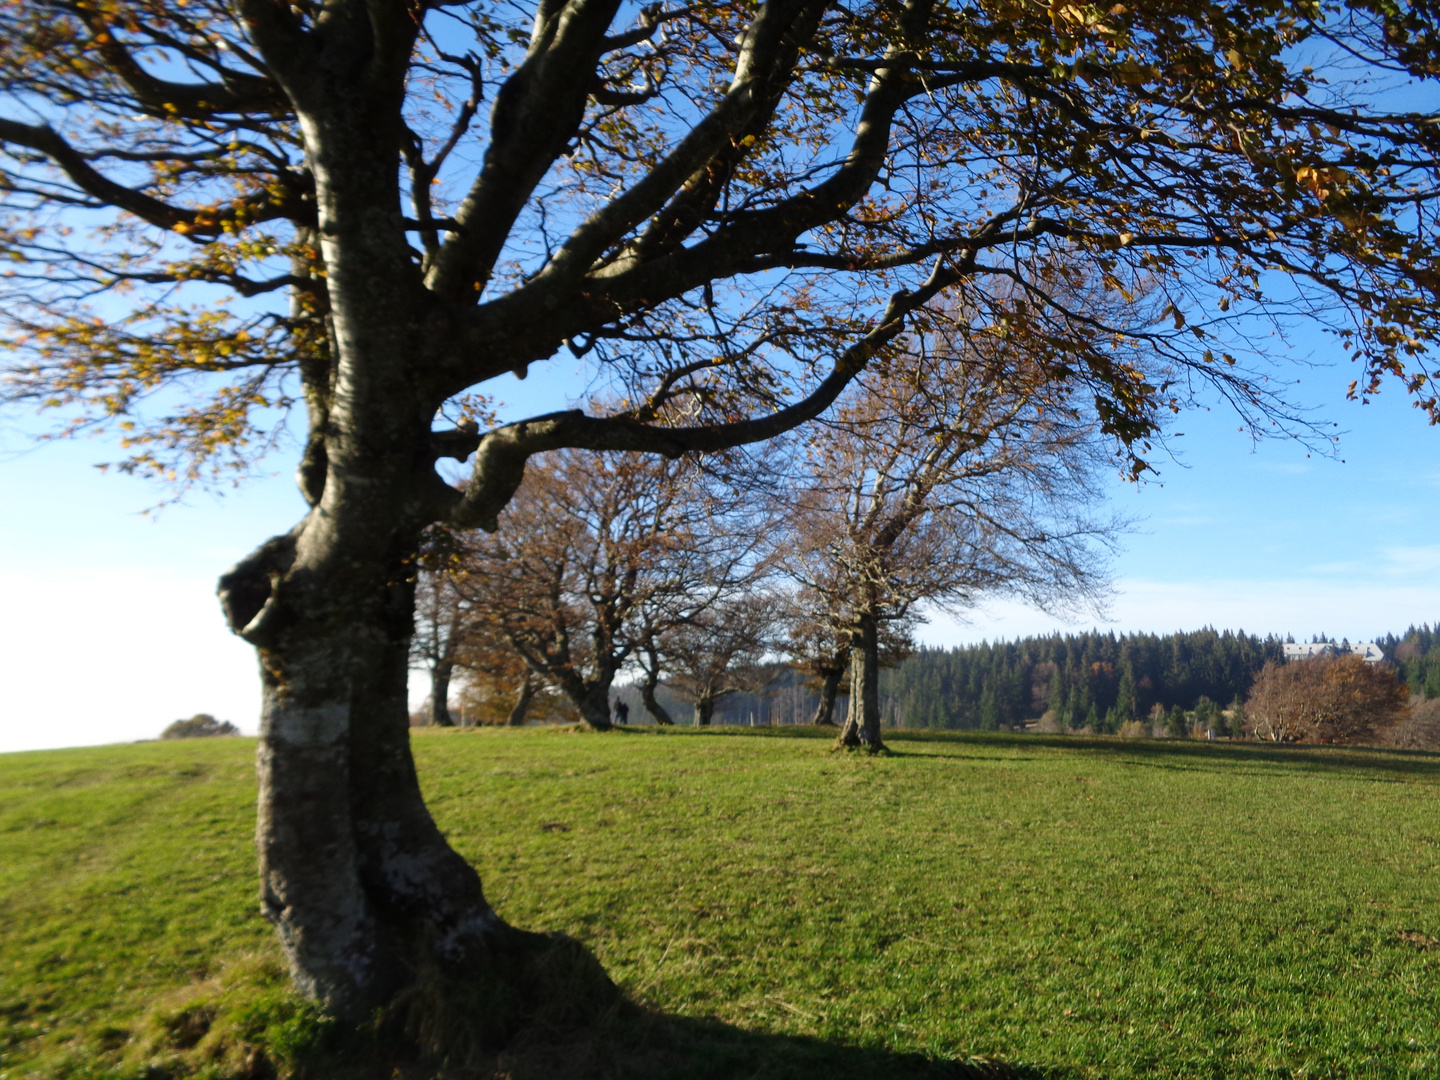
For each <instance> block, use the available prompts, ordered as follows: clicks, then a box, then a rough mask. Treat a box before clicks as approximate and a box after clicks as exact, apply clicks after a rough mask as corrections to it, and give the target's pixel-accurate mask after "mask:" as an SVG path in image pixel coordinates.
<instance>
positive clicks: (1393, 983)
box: [0, 729, 1440, 1080]
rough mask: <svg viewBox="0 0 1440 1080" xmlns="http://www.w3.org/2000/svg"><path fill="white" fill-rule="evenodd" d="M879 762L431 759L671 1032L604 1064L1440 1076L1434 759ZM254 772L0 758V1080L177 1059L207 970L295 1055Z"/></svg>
mask: <svg viewBox="0 0 1440 1080" xmlns="http://www.w3.org/2000/svg"><path fill="white" fill-rule="evenodd" d="M892 746H893V749H894V750H895V751H896V753H895V754H894V755H893V756H889V757H878V758H872V757H868V756H864V755H855V754H843V753H835V752H832V751H831V750H830V741H829V739H828V738H827V737H826V736H824V735H823V734H818V733H814V734H812V733H809V732H806V731H801V730H797V729H775V730H765V729H757V730H754V731H749V730H746V731H728V732H727V731H714V732H710V733H703V732H695V731H693V730H680V731H669V732H657V731H655V730H654V729H651V730H649V731H643V730H642V731H629V732H626V731H621V732H616V733H613V734H609V735H603V736H600V735H582V734H576V733H572V732H566V731H560V730H525V731H508V730H478V731H457V732H424V733H421V734H419V735H418V736H417V738H416V740H415V750H416V755H417V759H418V761H419V764H420V768H421V772H422V779H423V783H424V785H425V788H426V793H427V797H428V798H429V801H430V804H431V806H432V808H433V809H434V812H435V814H436V817H437V819H438V820H439V821H440V823H441V825H442V827H443V828H444V829H445V830H446V831H447V833H448V834H449V836H450V837H451V839H452V842H453V843H454V844H455V845H456V846H457V847H458V848H459V849H460V850H461V851H462V852H463V853H464V854H465V855H466V856H467V857H469V858H470V859H472V860H473V861H474V862H475V863H476V864H477V865H478V866H480V867H481V869H482V871H483V873H484V874H485V878H486V884H487V890H488V893H489V895H490V897H491V899H492V900H493V902H494V903H495V904H496V906H497V907H498V908H499V910H500V911H501V913H502V914H503V915H504V916H505V917H506V918H507V919H508V920H510V921H511V922H513V923H515V924H517V925H520V926H524V927H527V928H531V929H541V930H559V931H564V932H566V933H568V934H571V935H573V936H575V937H577V938H579V939H580V940H581V941H583V942H584V943H586V944H587V945H588V946H590V948H592V949H593V950H594V951H595V953H596V955H597V956H598V957H599V958H600V960H601V961H602V962H603V963H604V965H605V967H606V968H607V969H608V971H609V972H610V974H611V975H612V976H613V977H614V978H615V980H616V981H617V982H618V983H620V985H621V986H622V987H623V988H624V989H625V990H626V991H627V992H628V994H629V995H630V996H631V997H632V998H633V999H635V1000H638V1001H640V1002H642V1003H644V1004H645V1005H647V1006H649V1007H650V1008H651V1009H653V1010H654V1011H656V1012H659V1013H663V1014H666V1015H667V1016H669V1017H672V1018H677V1019H676V1020H675V1024H676V1025H678V1026H676V1027H674V1028H673V1029H672V1031H671V1034H670V1036H668V1038H669V1039H670V1045H669V1048H668V1050H667V1053H668V1055H669V1056H668V1057H666V1058H665V1059H664V1061H662V1062H661V1063H660V1065H657V1064H656V1063H655V1061H651V1062H649V1063H648V1064H647V1063H645V1062H639V1061H637V1062H636V1063H634V1064H633V1069H632V1068H630V1067H629V1066H627V1065H626V1064H625V1063H624V1062H623V1061H618V1062H617V1060H616V1059H614V1058H611V1059H606V1060H603V1061H601V1060H600V1059H597V1064H596V1065H595V1070H596V1072H597V1075H598V1074H615V1075H628V1074H633V1075H637V1076H639V1075H646V1076H649V1075H652V1074H655V1075H658V1074H659V1073H662V1072H663V1073H666V1074H667V1075H668V1074H673V1075H714V1076H717V1077H718V1076H737V1077H738V1076H746V1077H749V1076H754V1075H758V1076H764V1077H770V1076H778V1075H796V1076H804V1075H820V1076H826V1077H833V1076H838V1075H842V1074H847V1075H848V1074H853V1075H857V1076H860V1075H882V1074H886V1073H887V1072H890V1073H893V1074H895V1075H900V1074H904V1075H911V1074H913V1073H914V1071H915V1069H916V1068H917V1067H918V1066H917V1064H916V1063H917V1060H918V1059H916V1058H914V1057H907V1056H904V1055H917V1054H918V1055H923V1057H924V1058H927V1059H930V1060H932V1061H952V1060H959V1059H965V1058H967V1057H971V1056H979V1057H985V1058H991V1059H998V1060H1003V1061H1008V1062H1011V1063H1014V1064H1015V1065H1017V1066H1023V1067H1028V1068H1029V1069H1032V1070H1033V1071H1034V1073H1035V1074H1036V1075H1040V1076H1046V1077H1077V1078H1078V1077H1087V1078H1089V1077H1095V1078H1099V1077H1105V1078H1112V1077H1113V1078H1123V1077H1206V1078H1212V1077H1213V1078H1217V1080H1218V1078H1222V1077H1223V1078H1231V1077H1297V1078H1298V1077H1391V1076H1394V1077H1402V1076H1403V1077H1408V1076H1424V1077H1432V1076H1437V1075H1440V962H1437V961H1440V874H1437V870H1440V801H1437V798H1436V796H1437V794H1440V790H1437V789H1440V756H1437V755H1428V754H1420V753H1402V752H1383V751H1372V750H1358V749H1355V750H1336V749H1304V750H1300V749H1285V750H1278V749H1267V748H1264V747H1260V746H1252V745H1230V744H1206V743H1180V742H1158V743H1151V742H1132V741H1120V740H1081V739H1077V738H1053V739H1046V738H1042V737H1036V736H1008V735H949V734H926V733H916V732H910V733H899V732H897V733H896V734H895V737H894V740H893V742H892ZM252 752H253V744H252V743H251V742H250V741H248V740H240V739H226V740H206V741H200V742H195V743H173V744H172V743H167V744H147V745H138V746H123V747H106V748H99V749H93V750H77V751H55V752H48V753H34V754H17V755H10V756H7V757H0V1080H19V1078H21V1077H30V1076H36V1077H46V1078H50V1077H61V1076H106V1075H125V1074H129V1075H144V1072H145V1069H146V1068H150V1069H151V1075H162V1074H163V1073H164V1072H165V1070H167V1069H168V1070H170V1071H171V1072H172V1073H173V1072H176V1071H183V1069H184V1067H185V1066H184V1060H185V1059H184V1058H183V1055H181V1056H176V1055H175V1054H174V1053H171V1056H170V1057H168V1058H167V1057H165V1056H164V1053H163V1052H162V1051H163V1050H164V1047H165V1046H166V1045H169V1046H170V1047H171V1049H172V1050H173V1049H174V1047H175V1045H176V1040H175V1038H173V1037H172V1038H171V1040H170V1043H169V1044H166V1042H165V1034H166V1032H167V1031H168V1032H169V1033H170V1034H171V1036H173V1035H174V1031H175V1030H179V1029H183V1027H184V1023H183V1020H184V1008H185V1002H187V1001H190V1000H192V999H193V998H194V995H195V994H196V993H197V991H196V987H204V986H209V987H212V988H214V987H220V988H221V989H220V990H217V991H216V992H217V993H223V994H228V995H229V997H230V999H231V1000H232V1002H233V1001H234V1000H237V999H238V1000H240V1001H241V1004H242V1006H244V1005H245V1000H246V999H247V995H248V996H249V997H251V998H253V999H254V1002H253V1003H252V1004H251V1005H249V1006H245V1007H248V1008H249V1012H248V1013H244V1015H243V1016H242V1019H241V1021H240V1023H241V1025H242V1026H244V1024H248V1025H249V1028H250V1033H249V1036H248V1037H250V1038H251V1039H253V1040H258V1041H260V1042H262V1043H267V1042H268V1045H270V1046H271V1047H272V1048H273V1047H274V1046H276V1045H279V1046H280V1052H279V1053H278V1055H277V1053H276V1051H274V1050H273V1049H272V1050H271V1056H272V1057H277V1056H278V1059H280V1060H281V1064H282V1065H283V1063H284V1062H283V1059H284V1045H285V1041H286V1039H291V1040H292V1041H296V1040H298V1041H300V1042H303V1041H304V1038H303V1036H304V1034H305V1030H306V1029H304V1025H305V1024H307V1023H313V1022H314V1020H313V1018H309V1019H307V1016H308V1014H306V1013H305V1011H304V1010H303V1009H301V1008H300V1007H299V1006H297V1005H296V1003H295V1002H294V1001H293V1000H292V999H289V998H288V997H287V996H286V995H285V994H284V992H283V990H282V989H281V985H282V983H281V980H280V977H279V975H278V968H277V967H276V952H275V949H274V946H273V944H272V942H271V940H270V937H269V934H268V929H267V927H266V926H265V924H264V923H263V922H262V921H261V920H260V919H259V917H258V915H257V914H256V904H255V888H254V885H253V880H252V877H253V865H252V854H251V846H250V841H251V832H252V828H253V824H252V814H253V807H254V795H253V791H252V786H253V777H252V769H251V754H252ZM242 1012H243V1008H242ZM177 1017H180V1019H176V1018H177ZM701 1018H711V1019H713V1020H714V1021H718V1023H702V1022H701ZM177 1026H178V1027H177ZM297 1031H298V1032H299V1034H297ZM181 1033H182V1035H183V1030H182V1032H181ZM687 1038H688V1039H691V1040H692V1041H694V1042H695V1043H696V1045H697V1046H699V1045H700V1044H701V1043H704V1044H705V1047H704V1053H703V1054H701V1053H700V1051H699V1050H697V1051H696V1054H697V1055H699V1056H696V1057H694V1058H693V1059H686V1057H685V1049H684V1047H683V1046H679V1047H678V1049H677V1045H676V1040H678V1041H679V1043H682V1044H683V1043H684V1042H685V1040H686V1039H687ZM180 1041H181V1042H183V1041H184V1040H183V1038H182V1039H181V1040H180ZM827 1053H828V1054H830V1055H831V1056H830V1057H828V1058H827V1057H826V1056H825V1055H826V1054H827ZM677 1054H678V1055H679V1056H678V1057H677V1056H676V1055H677ZM157 1055H159V1056H157ZM657 1060H659V1059H657ZM787 1062H788V1064H786V1063H787ZM806 1062H809V1063H810V1064H809V1065H806V1064H805V1063H806ZM822 1062H823V1063H824V1064H823V1068H822V1066H821V1064H819V1063H822ZM157 1063H158V1064H157ZM922 1064H923V1063H922ZM662 1066H663V1067H662ZM226 1067H228V1068H232V1069H233V1068H234V1067H235V1065H234V1062H233V1061H231V1062H230V1064H229V1065H227V1066H226ZM217 1068H218V1067H217ZM157 1070H159V1071H157ZM647 1070H648V1071H647ZM807 1070H810V1071H808V1072H807ZM222 1071H223V1070H222Z"/></svg>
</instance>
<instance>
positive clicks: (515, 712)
mask: <svg viewBox="0 0 1440 1080" xmlns="http://www.w3.org/2000/svg"><path fill="white" fill-rule="evenodd" d="M534 699H535V676H534V675H533V674H532V673H531V672H529V671H527V672H525V678H524V679H523V680H522V681H521V683H520V693H519V694H518V695H517V696H516V698H515V707H514V708H512V709H511V710H510V717H509V719H507V720H506V721H505V725H506V726H507V727H524V726H525V716H526V714H527V713H528V712H529V711H530V702H531V701H533V700H534Z"/></svg>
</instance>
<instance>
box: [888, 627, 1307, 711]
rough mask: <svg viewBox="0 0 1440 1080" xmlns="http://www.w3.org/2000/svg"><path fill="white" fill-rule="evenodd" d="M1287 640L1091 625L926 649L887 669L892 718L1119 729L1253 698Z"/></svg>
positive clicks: (1208, 630) (889, 706) (1218, 632)
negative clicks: (1159, 712) (1161, 714)
mask: <svg viewBox="0 0 1440 1080" xmlns="http://www.w3.org/2000/svg"><path fill="white" fill-rule="evenodd" d="M1281 645H1282V643H1281V641H1280V640H1279V639H1278V638H1274V637H1266V638H1260V637H1258V636H1256V635H1253V634H1246V633H1245V632H1244V631H1243V630H1242V631H1235V632H1232V631H1229V630H1225V631H1223V632H1222V631H1216V630H1212V629H1208V628H1207V629H1204V630H1198V631H1193V632H1190V633H1176V634H1165V635H1157V634H1123V635H1117V634H1115V633H1113V632H1109V633H1101V632H1099V631H1089V632H1086V633H1079V634H1059V633H1057V634H1052V635H1049V636H1044V637H1025V638H1019V639H1016V640H1015V641H1012V642H995V643H988V642H987V643H983V644H980V645H973V646H964V647H956V648H951V649H920V650H917V651H916V652H915V654H914V655H913V656H911V657H909V658H908V659H906V660H904V661H903V662H902V663H900V664H898V665H897V666H896V667H895V668H894V669H893V670H891V671H888V672H886V673H885V675H884V677H883V679H882V688H883V691H884V693H885V695H886V698H887V714H888V715H890V716H893V717H894V718H895V719H896V720H897V721H898V720H900V719H901V718H902V717H903V718H904V722H906V723H911V724H917V725H920V726H926V727H948V728H957V729H989V730H994V729H996V728H1002V727H1014V726H1017V725H1021V724H1023V723H1025V722H1026V721H1027V720H1033V719H1035V718H1037V717H1040V716H1042V715H1044V714H1046V713H1047V712H1048V713H1050V714H1051V715H1052V716H1053V717H1054V719H1055V720H1056V722H1057V723H1058V724H1060V725H1061V726H1063V727H1066V728H1070V729H1078V728H1082V727H1084V728H1089V729H1090V730H1091V731H1095V732H1116V731H1119V730H1120V727H1121V725H1123V724H1124V723H1126V722H1128V721H1133V720H1137V719H1141V718H1145V717H1148V716H1150V715H1151V714H1152V713H1153V712H1154V710H1155V708H1156V707H1157V706H1159V707H1160V708H1162V709H1163V710H1165V711H1166V712H1168V711H1169V710H1171V709H1175V708H1180V709H1182V710H1186V711H1191V710H1194V709H1195V708H1197V707H1198V706H1199V704H1200V703H1201V701H1202V700H1208V701H1211V702H1221V703H1230V702H1233V701H1235V700H1236V699H1237V698H1241V699H1243V698H1244V696H1245V695H1246V694H1247V693H1248V692H1249V690H1250V685H1251V683H1252V682H1253V681H1254V679H1255V676H1256V675H1257V674H1258V673H1259V671H1260V670H1261V668H1262V667H1264V665H1265V663H1266V662H1267V661H1271V660H1278V659H1280V658H1281V657H1282V655H1283V653H1282V649H1281Z"/></svg>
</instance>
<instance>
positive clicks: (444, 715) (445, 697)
mask: <svg viewBox="0 0 1440 1080" xmlns="http://www.w3.org/2000/svg"><path fill="white" fill-rule="evenodd" d="M454 672H455V661H454V659H452V658H451V657H448V656H447V657H443V658H442V659H441V660H440V661H439V662H438V663H436V665H435V666H434V667H433V668H431V669H430V701H429V703H428V704H429V706H430V723H431V724H432V725H434V726H435V727H454V726H455V721H454V720H453V719H452V718H451V716H450V677H451V675H453V674H454Z"/></svg>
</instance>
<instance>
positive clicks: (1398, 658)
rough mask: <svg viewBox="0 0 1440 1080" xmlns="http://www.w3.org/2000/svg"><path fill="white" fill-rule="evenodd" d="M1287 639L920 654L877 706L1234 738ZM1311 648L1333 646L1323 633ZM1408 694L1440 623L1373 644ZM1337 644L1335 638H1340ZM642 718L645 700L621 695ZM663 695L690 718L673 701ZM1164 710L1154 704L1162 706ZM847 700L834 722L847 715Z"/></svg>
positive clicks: (984, 720)
mask: <svg viewBox="0 0 1440 1080" xmlns="http://www.w3.org/2000/svg"><path fill="white" fill-rule="evenodd" d="M1286 640H1287V639H1284V638H1279V637H1275V636H1273V635H1271V636H1267V637H1263V638H1262V637H1259V636H1257V635H1254V634H1247V633H1245V632H1244V631H1230V630H1224V631H1217V630H1213V629H1209V628H1206V629H1204V630H1196V631H1192V632H1189V633H1175V634H1116V633H1114V632H1102V631H1099V630H1091V631H1087V632H1085V633H1078V634H1059V633H1056V634H1052V635H1049V636H1046V637H1025V638H1019V639H1017V640H1015V641H1002V642H994V643H990V642H983V643H981V644H979V645H964V646H953V647H950V648H939V647H934V646H921V647H919V648H917V649H916V651H915V652H913V653H912V654H910V656H909V657H908V658H907V659H905V660H904V661H902V662H901V663H899V664H897V665H896V666H894V667H892V668H889V669H887V670H885V671H884V672H882V674H881V677H880V695H881V710H882V715H883V717H884V723H885V724H886V725H887V726H891V727H918V728H946V729H950V730H960V731H974V730H981V731H985V730H989V731H995V730H1004V729H1010V730H1014V729H1019V728H1023V727H1026V726H1031V727H1033V726H1034V725H1035V722H1036V721H1037V720H1041V719H1042V718H1043V720H1044V722H1045V726H1046V729H1048V730H1055V731H1059V730H1080V729H1086V728H1088V729H1089V730H1090V731H1092V732H1095V733H1099V734H1104V733H1114V732H1119V731H1120V730H1121V727H1122V726H1123V725H1124V724H1126V723H1130V722H1135V721H1142V720H1150V721H1153V722H1157V723H1158V722H1161V721H1162V718H1163V717H1165V716H1176V715H1178V714H1179V713H1181V712H1183V713H1185V714H1187V716H1188V718H1189V720H1190V721H1191V722H1192V723H1194V722H1195V721H1197V720H1198V722H1199V723H1200V725H1201V729H1202V730H1203V729H1204V727H1206V726H1208V727H1210V728H1212V729H1214V730H1215V732H1216V734H1218V735H1222V736H1223V735H1228V734H1230V733H1231V728H1232V726H1233V724H1234V721H1235V712H1234V710H1235V708H1236V707H1237V706H1240V705H1242V704H1243V702H1244V700H1245V697H1246V695H1247V694H1248V693H1249V692H1250V686H1251V683H1252V682H1254V679H1255V676H1256V675H1257V674H1259V672H1260V670H1261V669H1262V668H1263V667H1264V666H1265V664H1266V662H1267V661H1272V660H1273V661H1276V662H1282V661H1283V658H1284V653H1283V645H1284V643H1285V641H1286ZM1312 640H1315V641H1335V639H1333V638H1327V637H1325V635H1323V634H1321V635H1316V636H1315V637H1314V638H1313V639H1312ZM1374 640H1375V642H1376V643H1377V644H1378V645H1379V646H1380V647H1381V649H1382V650H1383V651H1384V653H1385V656H1386V659H1387V660H1388V661H1390V662H1391V663H1393V664H1394V665H1395V666H1396V668H1397V669H1398V673H1399V675H1400V677H1401V678H1402V679H1403V680H1405V682H1406V683H1407V684H1408V685H1409V687H1410V690H1411V692H1412V693H1414V694H1417V695H1420V696H1423V697H1426V698H1435V697H1440V624H1436V625H1435V627H1434V628H1433V629H1432V627H1431V625H1429V624H1426V625H1423V626H1420V627H1418V628H1417V627H1414V626H1411V627H1410V628H1409V629H1407V630H1406V631H1405V632H1404V633H1403V634H1400V635H1398V636H1397V635H1395V634H1386V635H1384V636H1383V637H1378V638H1375V639H1374ZM1336 643H1337V644H1339V643H1340V642H1336ZM617 689H618V690H619V695H618V696H619V697H620V698H621V699H623V700H629V699H631V698H632V697H633V698H634V700H633V701H632V702H631V708H632V716H633V717H634V719H635V720H636V721H638V722H644V711H643V709H641V708H640V701H639V696H638V693H637V692H636V691H635V690H634V688H633V687H624V688H617ZM666 689H667V688H665V687H662V688H661V691H662V699H665V701H666V704H667V705H668V706H670V707H671V708H672V709H673V711H674V712H675V714H676V716H677V719H680V720H681V722H682V723H683V722H685V720H686V719H688V714H687V712H686V705H687V703H686V702H685V701H684V700H683V699H682V698H681V697H680V695H678V694H674V693H673V692H672V693H666V692H665V691H666ZM817 700H818V698H817V696H816V694H815V693H814V690H813V688H812V687H810V686H808V685H807V684H806V681H805V679H804V678H803V677H802V676H801V675H800V674H799V673H798V672H795V671H793V670H790V669H787V670H784V671H782V672H781V673H780V674H779V675H778V676H777V677H776V678H775V679H773V680H772V681H771V682H770V684H769V685H768V687H767V689H766V691H765V692H764V693H761V694H741V693H736V694H732V695H730V696H729V697H728V698H727V699H725V700H724V701H722V702H721V704H720V705H719V706H718V707H717V709H716V714H715V722H716V723H720V724H803V723H808V722H809V720H810V718H811V716H812V715H813V713H814V709H815V705H816V702H817ZM1157 706H1158V708H1157ZM842 710H843V702H842V703H841V707H840V709H837V715H841V716H843V711H842Z"/></svg>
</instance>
